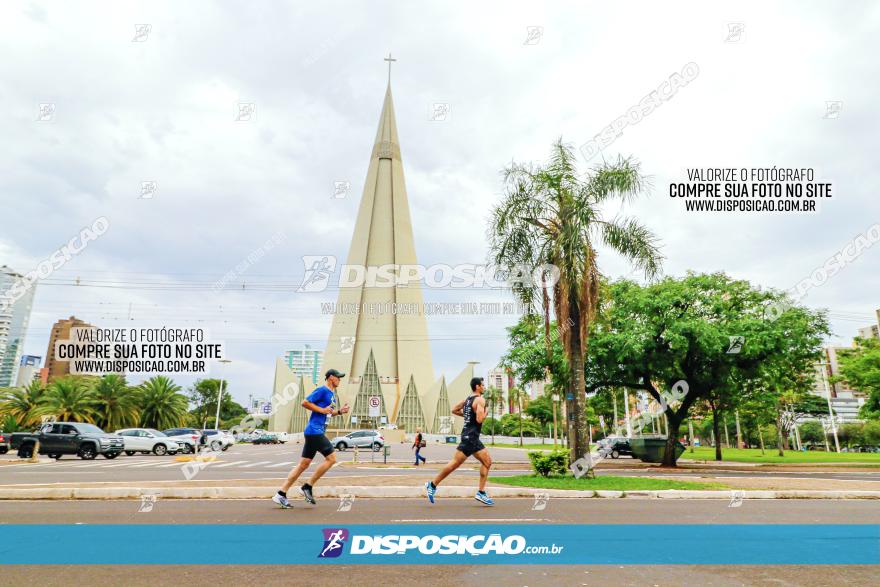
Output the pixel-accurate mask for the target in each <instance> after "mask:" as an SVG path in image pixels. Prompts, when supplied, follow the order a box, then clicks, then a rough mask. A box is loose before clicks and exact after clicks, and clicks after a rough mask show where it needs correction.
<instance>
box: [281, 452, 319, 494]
mask: <svg viewBox="0 0 880 587" xmlns="http://www.w3.org/2000/svg"><path fill="white" fill-rule="evenodd" d="M311 464H312V459H306V458H302V459H300V461H299V464H298V465H297V466H296V467H294V468H293V470H292V471H291V472H290V475H288V476H287V481H285V482H284V485H282V486H281V491H283V492H284V493H287V492H288V491H289V490H290V488H291V486H293V484H294V483H296V480H297V479H298V478H299V476H300V475H302V472H303V471H305V470H306V469H308V468H309V465H311Z"/></svg>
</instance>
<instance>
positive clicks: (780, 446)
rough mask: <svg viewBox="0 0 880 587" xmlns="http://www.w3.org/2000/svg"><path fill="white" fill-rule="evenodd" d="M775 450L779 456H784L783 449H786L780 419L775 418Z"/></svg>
mask: <svg viewBox="0 0 880 587" xmlns="http://www.w3.org/2000/svg"><path fill="white" fill-rule="evenodd" d="M776 448H777V449H778V450H779V456H781V457H784V456H785V449H786V448H788V446H786V444H785V438H784V437H783V435H782V418H780V417H777V418H776Z"/></svg>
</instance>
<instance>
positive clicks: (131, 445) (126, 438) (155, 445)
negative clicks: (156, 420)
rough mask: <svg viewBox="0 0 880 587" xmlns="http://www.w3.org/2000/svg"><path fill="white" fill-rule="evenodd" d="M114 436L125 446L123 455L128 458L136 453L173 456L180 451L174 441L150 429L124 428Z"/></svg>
mask: <svg viewBox="0 0 880 587" xmlns="http://www.w3.org/2000/svg"><path fill="white" fill-rule="evenodd" d="M115 434H116V435H118V436H121V437H122V441H123V443H124V444H125V454H127V455H128V456H131V455H133V454H134V453H136V452H140V453H144V454H149V453H153V454H155V455H159V456H162V455H165V454H170V455H173V454H177V451H179V450H180V445H179V444H178V443H177V441H176V440H173V439H171V438H169V437H168V436H166V435H165V434H164V433H162V432H159V431H158V430H154V429H152V428H126V429H124V430H117V431H116V432H115Z"/></svg>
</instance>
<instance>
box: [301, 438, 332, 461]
mask: <svg viewBox="0 0 880 587" xmlns="http://www.w3.org/2000/svg"><path fill="white" fill-rule="evenodd" d="M304 438H305V439H306V441H305V444H303V452H302V456H303V458H304V459H313V458H315V453H321V454H322V455H324V456H325V457H326V456H329V455H331V454H333V445H332V444H330V440H329V439H328V438H327V437H326V436H324V435H323V434H305V435H304Z"/></svg>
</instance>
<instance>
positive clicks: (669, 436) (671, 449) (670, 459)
mask: <svg viewBox="0 0 880 587" xmlns="http://www.w3.org/2000/svg"><path fill="white" fill-rule="evenodd" d="M679 426H681V420H680V419H678V418H676V417H674V416H673V417H669V415H667V416H666V451H665V453H664V454H663V464H662V466H664V467H675V466H677V465H676V462H677V461H678V459H677V458H676V457H675V452H676V451H675V448H676V442H677V440H678V428H679Z"/></svg>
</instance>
